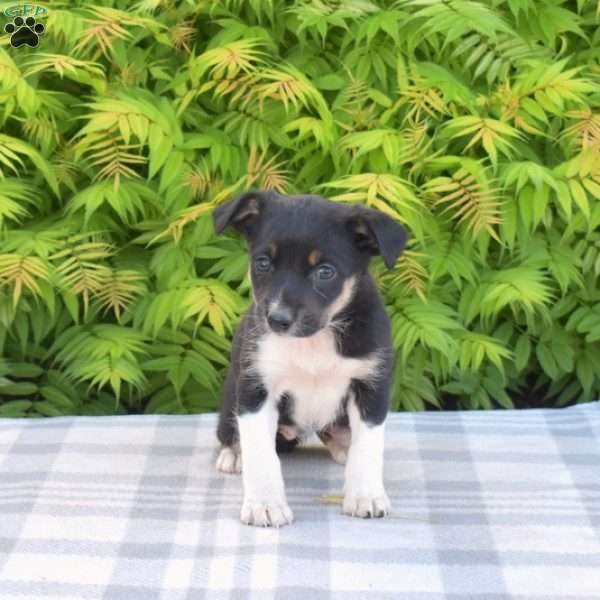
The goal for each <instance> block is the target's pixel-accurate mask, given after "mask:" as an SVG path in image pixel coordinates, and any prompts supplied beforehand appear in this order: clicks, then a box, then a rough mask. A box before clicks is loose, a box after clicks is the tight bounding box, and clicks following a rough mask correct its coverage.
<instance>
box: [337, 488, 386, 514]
mask: <svg viewBox="0 0 600 600" xmlns="http://www.w3.org/2000/svg"><path fill="white" fill-rule="evenodd" d="M390 508H391V504H390V500H389V498H388V497H387V495H386V493H385V492H383V493H382V494H380V495H372V496H370V495H363V496H356V495H354V494H346V496H345V497H344V504H343V507H342V512H343V513H344V514H345V515H350V516H352V517H361V518H363V519H368V518H370V517H375V518H380V517H385V515H387V514H388V513H389V512H390Z"/></svg>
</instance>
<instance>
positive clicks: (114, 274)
mask: <svg viewBox="0 0 600 600" xmlns="http://www.w3.org/2000/svg"><path fill="white" fill-rule="evenodd" d="M98 274H99V275H100V287H99V289H98V290H96V291H95V297H96V298H97V299H98V301H99V303H100V306H101V307H102V308H104V312H106V311H108V310H112V311H113V312H114V314H115V316H116V317H117V320H120V318H121V314H122V313H123V311H124V310H125V309H126V308H127V307H128V306H129V305H130V304H131V303H132V302H133V300H134V298H135V297H136V296H139V295H140V294H141V293H142V292H143V291H144V289H145V288H144V286H143V285H141V282H142V281H144V280H145V277H144V276H143V275H142V274H141V273H139V272H138V271H131V270H124V269H111V268H102V269H101V270H99V271H98Z"/></svg>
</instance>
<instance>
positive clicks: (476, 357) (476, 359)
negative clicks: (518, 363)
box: [460, 331, 512, 371]
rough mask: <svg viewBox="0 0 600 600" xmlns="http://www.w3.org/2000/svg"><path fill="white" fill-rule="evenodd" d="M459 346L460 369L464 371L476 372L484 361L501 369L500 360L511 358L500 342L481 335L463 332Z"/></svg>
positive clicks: (510, 354)
mask: <svg viewBox="0 0 600 600" xmlns="http://www.w3.org/2000/svg"><path fill="white" fill-rule="evenodd" d="M460 345H461V348H460V368H461V369H463V370H465V371H466V370H468V369H471V370H473V371H478V370H479V369H480V367H481V364H482V363H483V361H484V360H486V359H487V360H489V361H490V362H491V363H492V364H494V365H495V366H496V367H498V369H502V359H511V358H512V353H511V352H510V351H509V350H508V349H507V348H506V347H505V346H504V344H502V343H501V342H500V340H498V339H495V338H493V337H491V336H489V335H484V334H482V333H476V332H474V331H465V332H463V334H462V336H461V340H460Z"/></svg>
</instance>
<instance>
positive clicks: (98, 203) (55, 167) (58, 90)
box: [0, 0, 600, 417]
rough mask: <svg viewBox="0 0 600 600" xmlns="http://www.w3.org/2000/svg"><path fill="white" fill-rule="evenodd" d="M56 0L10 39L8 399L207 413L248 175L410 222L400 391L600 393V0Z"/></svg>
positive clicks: (216, 383) (4, 397) (0, 292)
mask: <svg viewBox="0 0 600 600" xmlns="http://www.w3.org/2000/svg"><path fill="white" fill-rule="evenodd" d="M5 4H6V5H8V4H7V3H5ZM45 5H46V6H47V8H48V14H47V15H46V16H45V17H41V18H43V19H44V20H45V25H46V33H45V34H44V36H43V38H42V39H41V42H40V45H39V47H38V48H36V49H31V48H28V47H21V48H12V47H11V46H10V45H9V43H8V39H7V37H5V39H4V43H3V44H2V47H1V48H0V111H1V113H0V114H1V118H0V127H1V131H0V417H2V416H13V417H21V416H55V415H63V414H92V415H98V414H121V413H126V412H149V413H161V412H166V413H181V414H184V413H189V412H200V411H207V410H214V409H215V407H216V406H217V404H218V395H219V389H220V386H221V384H222V381H223V376H224V372H225V369H226V367H227V364H228V360H229V352H230V348H231V338H232V334H233V331H234V329H235V327H236V325H237V323H238V322H239V319H240V317H241V315H242V314H243V312H244V310H245V309H246V308H247V307H248V305H249V303H250V289H249V281H248V277H247V271H248V261H247V256H246V252H245V248H244V244H243V243H242V241H241V240H240V239H239V237H237V236H235V235H233V234H231V233H229V234H226V235H221V236H219V237H216V236H215V235H214V231H213V228H212V223H211V213H212V210H213V209H214V207H215V206H216V205H218V204H219V203H221V202H224V201H226V200H227V199H229V198H231V197H232V196H233V195H235V194H236V193H238V192H240V191H243V190H246V189H249V188H264V189H270V190H276V191H278V192H280V193H303V192H307V193H318V194H322V195H324V196H326V197H328V198H331V199H333V200H335V201H337V202H342V203H348V204H357V203H358V204H363V205H365V206H369V207H372V208H375V209H377V210H380V211H383V212H385V213H387V214H389V215H390V216H391V217H392V218H394V219H397V220H398V221H399V222H402V223H403V224H404V225H405V226H406V227H407V229H408V230H409V232H410V242H409V246H408V248H407V250H406V252H405V253H404V255H403V256H402V257H401V258H400V259H399V260H398V262H397V264H396V265H395V267H394V268H393V269H392V270H391V271H387V270H385V268H384V267H383V264H382V261H381V260H379V259H377V260H375V261H374V264H373V274H374V276H375V277H376V279H377V281H378V283H379V285H380V288H381V290H382V293H383V296H384V299H385V302H386V306H387V309H388V311H389V314H390V317H391V321H392V326H393V346H394V349H395V351H396V363H395V369H394V372H395V382H394V391H393V398H392V408H393V409H395V410H402V409H409V410H423V409H426V408H437V409H443V408H455V407H459V408H467V409H468V408H471V409H489V408H494V407H503V408H510V407H512V406H562V405H565V404H570V403H574V402H583V401H588V400H591V399H594V398H597V397H598V394H599V393H600V359H599V357H600V291H599V289H598V281H599V276H600V51H599V50H598V48H600V11H599V10H598V4H597V2H595V1H586V0H581V1H579V2H568V3H567V2H562V1H560V0H548V1H545V2H534V1H533V0H509V1H506V0H497V1H495V2H484V1H483V0H444V1H443V2H440V1H437V0H348V1H344V2H341V1H337V0H336V1H332V2H325V1H323V0H293V1H292V2H283V1H282V0H264V1H263V0H251V1H248V2H242V1H240V0H226V1H221V2H216V1H212V0H208V1H205V2H193V1H191V0H140V1H137V2H129V1H127V0H96V1H95V2H91V3H90V2H84V1H83V0H75V1H73V2H69V3H65V2H61V1H59V0H49V1H48V2H46V3H45ZM3 6H4V5H3Z"/></svg>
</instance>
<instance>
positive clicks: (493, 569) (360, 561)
mask: <svg viewBox="0 0 600 600" xmlns="http://www.w3.org/2000/svg"><path fill="white" fill-rule="evenodd" d="M214 429H215V416H214V415H201V416H129V417H104V418H56V419H47V420H0V598H1V599H2V600H5V599H6V600H8V599H10V600H31V599H33V598H35V599H40V600H41V599H43V600H48V599H56V600H59V599H60V600H75V599H101V598H102V599H106V600H138V599H140V600H142V599H143V600H159V599H161V600H197V599H202V598H210V599H228V600H240V599H245V598H256V599H258V600H268V599H271V598H276V599H285V600H288V599H289V600H294V599H302V600H320V599H325V598H327V599H343V600H370V599H377V600H386V599H388V598H389V599H390V600H392V599H393V600H399V599H410V600H441V599H452V600H466V599H474V600H475V599H476V600H500V599H504V598H511V599H513V598H514V599H517V598H518V599H523V600H525V599H527V600H533V599H542V598H544V599H556V600H557V599H563V600H567V599H573V600H584V599H589V600H592V599H593V600H598V599H599V598H600V403H592V404H588V405H581V406H578V407H574V408H569V409H563V410H554V411H552V410H530V411H521V412H516V411H502V412H500V411H498V412H471V413H425V414H423V413H421V414H394V415H391V416H390V418H389V421H388V425H387V431H386V435H387V442H386V443H387V446H386V462H385V477H386V485H387V492H388V495H389V496H390V498H391V500H392V504H393V508H392V514H391V516H390V517H389V518H387V519H383V520H382V519H374V520H362V519H355V518H354V519H353V518H350V517H346V516H343V515H342V514H341V513H340V505H339V504H338V503H337V502H338V496H339V494H340V492H341V490H342V484H343V467H341V466H339V465H337V464H335V463H334V462H333V461H331V460H330V459H329V458H328V455H327V453H326V451H325V450H324V449H321V448H319V447H318V446H316V445H315V446H314V447H313V446H308V447H306V448H302V449H300V450H299V451H297V452H295V453H293V454H291V455H286V456H284V457H283V459H282V461H283V472H284V477H285V480H286V485H287V493H288V499H289V502H290V505H291V507H292V508H293V510H294V513H295V518H296V522H295V523H294V524H293V525H292V526H288V527H285V528H282V529H280V530H271V529H259V528H254V527H248V526H245V525H242V524H240V522H239V521H238V515H239V509H240V502H241V479H240V477H239V476H234V475H230V476H226V475H221V474H219V473H217V471H216V470H215V468H214V459H215V456H216V450H217V447H216V440H215V435H214Z"/></svg>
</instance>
